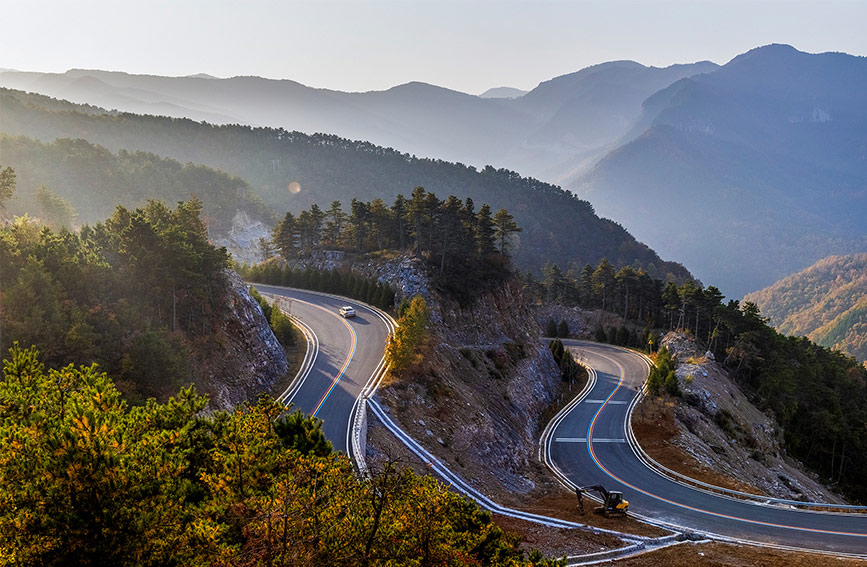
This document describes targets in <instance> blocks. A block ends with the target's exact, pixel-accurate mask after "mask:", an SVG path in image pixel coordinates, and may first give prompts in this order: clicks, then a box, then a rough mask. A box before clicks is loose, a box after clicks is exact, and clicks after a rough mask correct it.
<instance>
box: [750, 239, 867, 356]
mask: <svg viewBox="0 0 867 567" xmlns="http://www.w3.org/2000/svg"><path fill="white" fill-rule="evenodd" d="M745 300H747V301H752V302H754V303H755V304H756V305H758V306H759V307H760V308H761V310H762V312H763V313H764V314H765V315H767V316H768V319H769V322H770V324H771V325H773V326H774V327H776V328H777V329H778V330H779V331H780V332H781V333H785V334H787V335H797V336H807V337H810V339H812V340H813V341H815V342H816V343H818V344H820V345H823V346H826V347H831V348H835V349H838V350H841V351H843V352H845V353H848V354H850V355H852V356H854V357H855V358H857V359H858V360H862V361H863V360H867V254H854V255H851V256H831V257H828V258H825V259H823V260H820V261H819V262H816V263H815V264H813V265H812V266H810V267H809V268H807V269H806V270H803V271H801V272H798V273H797V274H793V275H791V276H789V277H787V278H785V279H783V280H780V281H779V282H777V283H775V284H774V285H772V286H770V287H767V288H765V289H763V290H761V291H757V292H755V293H751V294H748V295H747V296H746V297H745Z"/></svg>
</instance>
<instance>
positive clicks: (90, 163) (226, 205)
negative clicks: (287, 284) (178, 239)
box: [0, 134, 272, 235]
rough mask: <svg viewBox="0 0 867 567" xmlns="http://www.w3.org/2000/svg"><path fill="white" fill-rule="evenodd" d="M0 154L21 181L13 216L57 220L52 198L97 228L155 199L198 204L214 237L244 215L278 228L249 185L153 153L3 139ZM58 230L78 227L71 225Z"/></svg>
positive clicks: (66, 141) (77, 218)
mask: <svg viewBox="0 0 867 567" xmlns="http://www.w3.org/2000/svg"><path fill="white" fill-rule="evenodd" d="M0 155H2V156H3V161H4V164H5V165H7V166H11V167H12V168H13V169H14V170H15V173H16V176H17V188H16V191H15V196H14V198H13V199H10V200H9V202H8V209H9V212H10V213H12V214H18V215H21V214H24V213H28V214H30V215H32V216H39V217H40V218H43V219H45V220H47V221H52V220H53V219H52V216H56V214H55V215H52V212H53V210H52V208H51V207H50V206H46V203H45V201H46V199H45V197H42V198H40V197H41V195H44V194H45V192H48V193H49V194H51V195H54V196H56V197H59V198H60V199H62V200H63V201H65V202H66V203H68V205H69V207H70V213H74V219H75V221H76V222H77V223H87V224H94V223H97V222H99V221H101V220H102V219H104V218H106V217H108V216H110V215H111V214H112V212H113V211H114V208H115V207H116V206H117V205H123V206H125V207H139V206H143V205H144V204H145V203H146V201H147V200H148V199H159V200H163V201H165V202H168V203H175V202H178V201H184V200H187V199H190V198H191V197H196V198H198V199H199V200H200V201H201V203H202V212H203V214H204V215H205V218H206V220H207V222H208V228H209V230H210V231H211V233H213V234H215V235H225V234H226V233H227V232H228V231H229V230H230V229H231V227H232V220H233V218H234V216H235V215H236V214H238V212H239V211H240V212H241V213H243V214H246V215H248V216H249V217H251V218H253V219H257V220H262V221H266V222H268V223H270V222H272V217H271V216H270V213H269V212H268V211H267V207H266V205H265V204H264V203H263V202H262V201H261V199H259V198H258V197H257V196H256V195H255V194H254V193H253V191H252V189H251V188H250V186H249V185H248V184H247V183H246V182H245V181H243V180H242V179H239V178H238V177H235V176H231V175H227V174H225V173H222V172H219V171H214V170H213V169H210V168H208V167H204V166H200V165H193V164H191V163H186V164H181V163H179V162H177V161H175V160H172V159H166V158H161V157H159V156H157V155H156V154H152V153H147V152H141V151H136V152H128V151H126V150H119V151H118V152H117V153H112V152H110V151H108V150H106V149H105V148H103V147H101V146H98V145H94V144H91V143H90V142H88V141H86V140H83V139H80V138H78V139H69V138H62V139H58V140H55V141H53V142H52V143H48V144H44V143H41V142H39V141H37V140H34V139H30V138H24V137H11V136H5V135H2V134H0ZM67 217H70V218H71V217H72V215H67ZM54 224H55V225H58V226H66V227H67V228H71V225H70V224H69V223H68V222H67V223H63V222H55V223H54Z"/></svg>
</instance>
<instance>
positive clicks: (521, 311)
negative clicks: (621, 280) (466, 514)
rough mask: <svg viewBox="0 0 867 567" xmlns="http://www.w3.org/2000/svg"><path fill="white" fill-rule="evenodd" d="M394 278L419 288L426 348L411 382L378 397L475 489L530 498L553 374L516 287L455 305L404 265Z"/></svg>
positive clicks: (555, 376)
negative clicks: (427, 312)
mask: <svg viewBox="0 0 867 567" xmlns="http://www.w3.org/2000/svg"><path fill="white" fill-rule="evenodd" d="M401 265H403V263H401ZM398 273H403V274H406V275H409V276H410V277H409V279H408V280H403V281H401V282H400V283H399V284H398V285H399V286H400V289H402V290H427V294H426V295H427V297H426V301H427V302H428V306H429V307H430V308H431V325H430V330H431V333H432V339H431V343H432V344H431V346H430V348H429V349H428V351H427V352H426V353H425V356H424V360H423V362H422V363H421V364H420V367H419V368H418V369H417V371H416V373H415V374H414V375H413V376H406V377H402V378H401V379H399V380H396V381H393V382H391V383H390V384H388V385H387V386H385V387H383V388H381V389H380V390H379V392H378V396H380V398H381V399H382V401H383V402H384V405H385V406H386V407H389V408H390V411H391V413H392V415H393V417H394V418H396V420H397V421H398V423H400V425H401V426H402V427H403V428H404V429H405V430H406V431H407V432H409V433H410V434H412V435H413V436H414V437H415V438H416V439H417V440H419V441H420V442H421V443H422V444H423V445H425V446H426V447H427V448H428V449H429V450H431V451H432V452H433V453H434V454H436V455H437V456H438V457H439V458H441V459H443V460H444V461H445V462H447V463H449V465H450V466H452V467H453V468H454V470H456V471H458V472H459V473H460V474H462V475H463V476H464V477H465V478H467V479H468V480H470V481H471V482H473V483H474V484H476V485H477V486H480V487H486V488H490V487H492V486H493V487H494V489H495V490H496V491H498V492H507V493H511V494H526V493H528V492H530V491H532V490H533V489H534V488H535V487H536V483H537V478H536V477H535V476H534V471H533V467H532V466H531V465H532V463H533V462H534V460H535V455H536V440H537V438H538V434H539V426H540V423H539V421H540V417H541V415H542V413H543V412H544V411H545V409H547V408H548V407H549V406H550V405H551V403H552V402H553V400H554V396H555V388H556V385H557V383H558V382H559V380H560V373H559V369H558V368H557V366H556V364H555V363H554V360H553V358H552V356H551V353H550V351H549V350H548V348H547V346H546V345H545V344H544V343H542V342H541V341H540V339H539V337H540V332H541V331H540V329H539V326H538V325H537V324H536V322H535V321H534V320H533V317H532V315H531V314H530V312H529V309H528V308H527V306H526V305H525V302H524V297H523V294H522V292H521V290H520V287H519V286H518V285H517V284H513V283H508V284H506V285H504V286H503V287H501V288H500V289H498V290H497V291H495V292H493V293H489V294H486V295H484V296H482V297H480V298H479V299H478V300H477V301H475V302H474V303H473V304H472V305H470V306H466V307H461V306H459V304H458V303H457V302H454V301H450V300H444V299H442V298H440V297H439V296H438V294H436V293H435V292H431V291H430V287H429V286H428V285H427V284H426V283H425V282H424V280H418V279H417V276H418V275H419V273H418V272H413V271H412V270H409V269H407V266H406V265H403V269H402V270H401V269H399V270H398ZM422 295H425V293H422Z"/></svg>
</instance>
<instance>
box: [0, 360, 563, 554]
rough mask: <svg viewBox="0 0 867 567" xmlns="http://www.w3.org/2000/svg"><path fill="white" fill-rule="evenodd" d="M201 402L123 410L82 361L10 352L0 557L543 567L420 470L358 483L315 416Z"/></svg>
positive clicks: (105, 381)
mask: <svg viewBox="0 0 867 567" xmlns="http://www.w3.org/2000/svg"><path fill="white" fill-rule="evenodd" d="M205 403H206V400H205V399H204V398H202V397H200V396H198V395H197V394H196V393H195V391H194V390H192V389H186V390H182V391H181V392H180V394H179V395H177V396H176V397H173V398H171V399H169V401H168V402H166V403H157V402H156V401H153V400H151V401H149V402H148V403H147V404H146V405H144V406H139V407H132V408H131V407H129V406H128V405H127V404H126V403H125V402H124V401H123V399H122V398H121V396H120V393H119V392H118V390H117V389H116V388H115V387H114V385H113V384H112V381H111V379H110V378H108V376H107V375H106V374H105V373H102V372H99V371H98V369H97V367H96V366H95V365H92V366H81V367H75V366H72V365H70V366H66V367H64V368H61V369H58V370H46V369H45V367H44V365H43V364H42V363H41V362H40V361H39V358H38V353H37V352H36V350H35V349H28V350H24V349H21V348H20V347H18V346H17V345H14V346H13V347H12V348H11V349H10V351H9V356H8V358H7V359H6V360H4V363H3V380H2V382H0V483H2V485H3V487H4V488H3V496H2V502H3V505H2V506H0V551H2V553H0V564H3V565H43V566H46V567H54V566H57V567H60V566H65V565H82V566H98V565H137V566H141V567H150V566H154V567H155V566H180V565H184V566H193V567H205V566H227V567H228V566H229V565H232V566H238V565H240V566H248V565H249V566H253V565H257V566H263V565H284V564H287V563H292V564H298V563H302V564H305V565H412V564H418V562H419V561H420V560H425V561H428V564H436V565H465V564H468V565H489V566H492V567H496V566H504V567H505V566H511V567H519V566H524V565H531V564H533V565H543V564H547V563H543V562H541V560H540V558H539V556H538V555H533V556H532V560H528V559H526V558H525V556H524V553H523V552H522V551H521V550H520V548H519V546H518V543H519V540H518V538H517V537H516V536H514V535H511V534H508V533H506V532H504V531H503V530H501V529H500V528H498V527H497V526H496V525H494V524H493V523H492V522H491V516H490V514H489V513H487V512H485V511H482V510H480V509H479V508H478V507H477V506H476V504H474V503H472V502H470V501H468V500H465V499H463V498H460V497H458V496H456V495H455V494H453V493H452V492H450V491H449V490H448V489H447V487H445V486H443V485H442V484H440V483H439V482H437V481H436V480H434V479H433V478H431V477H421V476H418V475H416V474H414V473H413V472H412V471H411V470H408V469H407V470H398V469H396V468H395V467H394V466H391V465H386V466H385V467H383V468H381V469H380V470H374V471H373V474H372V475H371V477H370V478H369V479H367V480H359V479H357V478H356V475H355V473H354V471H353V469H352V466H351V464H350V463H349V460H348V459H347V458H346V457H345V456H342V455H335V454H333V453H331V448H330V445H329V444H328V442H327V441H325V439H324V436H323V435H322V431H321V429H320V423H321V422H319V421H318V420H315V419H311V418H306V417H304V416H303V415H302V414H300V413H298V412H296V413H293V414H289V415H288V416H285V412H286V411H287V409H288V408H286V407H284V406H282V405H281V404H279V403H277V402H276V401H275V400H273V399H271V398H267V397H263V398H262V399H261V400H260V401H259V402H258V403H257V404H256V405H254V406H246V407H242V408H239V409H237V410H235V411H234V412H232V413H225V412H218V413H216V414H214V415H211V416H208V417H204V416H202V414H201V410H202V409H203V408H204V406H205ZM281 416H283V417H281ZM551 564H553V563H551Z"/></svg>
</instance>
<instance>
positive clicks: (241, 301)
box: [194, 270, 289, 410]
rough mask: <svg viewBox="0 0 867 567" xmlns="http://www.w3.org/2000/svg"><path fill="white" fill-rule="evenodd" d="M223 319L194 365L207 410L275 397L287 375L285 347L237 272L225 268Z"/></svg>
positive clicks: (203, 346) (202, 348) (203, 345)
mask: <svg viewBox="0 0 867 567" xmlns="http://www.w3.org/2000/svg"><path fill="white" fill-rule="evenodd" d="M225 275H226V282H227V284H226V288H225V290H224V292H223V295H222V298H221V309H220V313H221V318H220V321H219V324H218V326H217V328H215V329H214V334H213V335H212V336H211V337H210V338H209V339H208V340H207V344H202V345H198V346H199V347H200V351H199V353H198V356H196V359H197V360H195V362H194V364H195V365H196V368H197V369H196V374H197V375H198V377H199V380H200V382H201V383H202V387H203V389H204V390H205V393H207V394H208V395H209V396H210V407H211V409H214V410H217V409H231V408H232V407H234V406H236V405H238V404H240V403H242V402H248V401H249V402H254V401H255V400H256V398H257V397H258V396H259V395H260V394H263V393H273V388H274V387H275V385H276V383H277V382H278V381H279V380H281V379H282V378H283V377H284V376H285V375H286V372H287V371H288V368H289V362H288V360H287V358H286V353H285V351H284V350H283V347H282V346H281V345H280V343H279V342H278V341H277V339H276V337H274V333H273V332H272V331H271V327H270V326H269V325H268V322H267V321H266V320H265V316H264V315H263V314H262V309H261V308H260V307H259V304H258V303H257V302H256V300H254V299H253V298H252V297H250V294H249V292H248V291H247V286H246V285H245V284H244V282H243V281H242V280H241V278H240V277H239V276H238V274H237V273H235V272H234V271H231V270H226V272H225Z"/></svg>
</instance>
